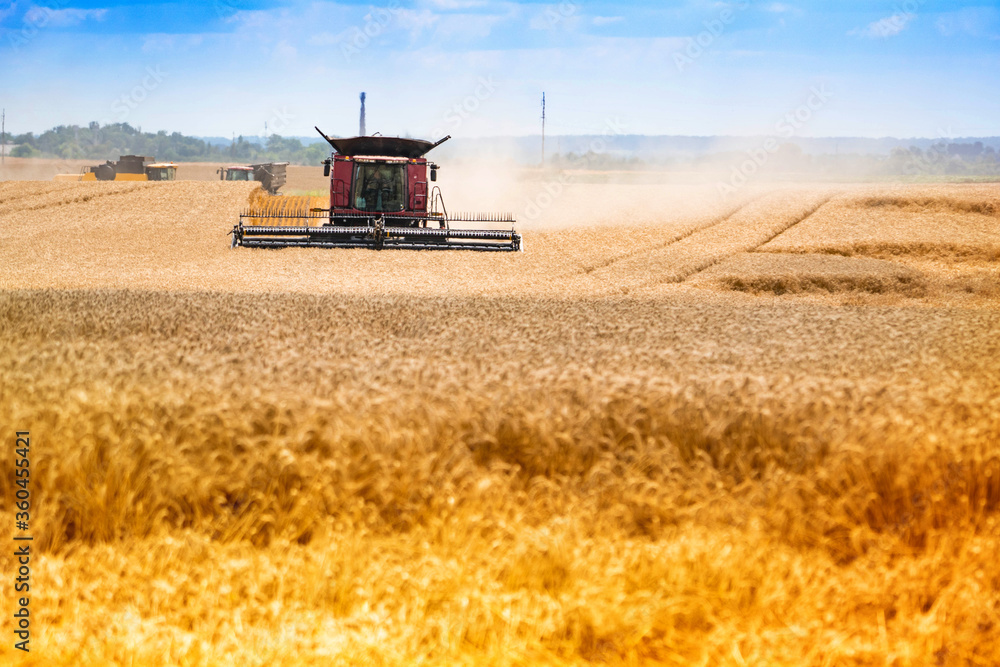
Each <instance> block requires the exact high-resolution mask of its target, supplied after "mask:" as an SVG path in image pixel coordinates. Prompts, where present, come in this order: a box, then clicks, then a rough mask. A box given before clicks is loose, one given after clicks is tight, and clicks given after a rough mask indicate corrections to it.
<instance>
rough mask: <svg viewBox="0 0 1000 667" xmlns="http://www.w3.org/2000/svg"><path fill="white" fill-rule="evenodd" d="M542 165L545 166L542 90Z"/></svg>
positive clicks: (543, 99) (543, 96) (543, 100)
mask: <svg viewBox="0 0 1000 667" xmlns="http://www.w3.org/2000/svg"><path fill="white" fill-rule="evenodd" d="M542 166H543V167H544V166H545V93H544V92H542Z"/></svg>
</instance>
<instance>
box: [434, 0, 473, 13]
mask: <svg viewBox="0 0 1000 667" xmlns="http://www.w3.org/2000/svg"><path fill="white" fill-rule="evenodd" d="M427 4H429V5H430V6H431V7H433V8H434V9H443V10H445V11H452V10H456V9H472V8H475V7H485V6H486V0H430V1H429V2H428V3H427Z"/></svg>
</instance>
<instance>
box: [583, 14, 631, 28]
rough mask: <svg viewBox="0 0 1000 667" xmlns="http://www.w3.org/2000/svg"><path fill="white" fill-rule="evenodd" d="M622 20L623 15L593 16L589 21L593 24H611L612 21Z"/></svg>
mask: <svg viewBox="0 0 1000 667" xmlns="http://www.w3.org/2000/svg"><path fill="white" fill-rule="evenodd" d="M624 20H625V17H624V16H595V17H594V18H592V19H591V20H590V22H591V23H593V24H594V25H597V26H601V25H611V24H612V23H621V22H622V21H624Z"/></svg>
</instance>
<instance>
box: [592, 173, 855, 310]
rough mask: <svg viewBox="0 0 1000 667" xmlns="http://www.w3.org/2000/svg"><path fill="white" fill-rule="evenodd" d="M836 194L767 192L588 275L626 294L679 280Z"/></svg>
mask: <svg viewBox="0 0 1000 667" xmlns="http://www.w3.org/2000/svg"><path fill="white" fill-rule="evenodd" d="M836 194H837V193H836V192H831V191H830V190H827V189H824V190H808V191H801V190H800V191H794V190H786V191H778V192H773V193H769V194H767V195H764V196H762V197H758V198H757V199H754V200H753V201H751V202H748V203H747V204H745V205H743V206H741V207H739V209H738V210H737V211H736V212H735V213H734V214H732V215H730V216H728V217H726V218H725V219H723V220H722V221H720V222H718V223H716V224H713V225H710V226H705V227H702V228H701V229H699V230H696V231H695V232H693V233H691V234H688V235H686V236H684V237H683V238H681V239H679V240H677V241H675V242H672V243H670V244H667V245H665V246H662V247H660V248H654V249H652V250H649V251H646V252H642V253H639V254H635V255H633V256H631V257H628V258H626V259H623V260H620V261H618V262H615V263H613V264H609V265H608V266H606V267H603V268H602V269H600V270H596V271H594V272H593V273H592V274H591V277H592V278H599V279H601V280H602V281H603V282H604V283H606V285H607V289H609V290H611V291H613V292H625V293H629V292H632V291H633V290H639V291H642V290H644V289H646V288H650V287H655V286H656V285H660V284H663V283H680V282H683V281H684V280H685V279H687V278H688V276H691V275H693V274H695V273H697V272H699V271H702V270H704V269H706V268H708V267H709V266H712V265H713V264H715V263H717V262H719V261H721V260H723V259H725V258H726V257H730V256H732V255H735V254H737V253H740V252H747V251H749V250H753V249H755V248H757V247H759V246H761V245H763V244H764V243H766V242H767V241H769V240H771V239H773V238H774V237H776V236H777V235H779V234H781V233H782V232H784V231H786V230H787V229H789V228H791V227H792V226H794V225H796V224H798V223H799V222H801V221H803V220H805V219H806V218H808V217H809V216H810V215H812V214H813V213H814V212H816V211H817V210H818V209H819V208H820V207H821V206H823V205H824V204H825V203H826V202H828V201H829V200H830V199H832V198H833V197H834V196H835V195H836Z"/></svg>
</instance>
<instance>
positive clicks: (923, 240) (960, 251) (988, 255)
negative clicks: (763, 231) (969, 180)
mask: <svg viewBox="0 0 1000 667" xmlns="http://www.w3.org/2000/svg"><path fill="white" fill-rule="evenodd" d="M761 250H763V251H771V252H828V253H837V254H844V255H852V254H863V255H873V256H892V255H913V254H920V255H932V256H933V255H940V256H945V257H947V256H956V257H958V258H964V259H979V258H981V259H986V260H988V261H996V260H997V259H998V258H1000V186H997V185H995V184H990V185H948V186H943V185H941V186H926V185H923V186H897V187H895V188H879V189H868V190H862V191H860V192H853V193H850V194H843V195H840V196H839V197H837V198H835V199H834V200H833V201H831V202H830V203H829V204H828V205H827V206H825V207H824V208H823V210H822V211H820V212H818V213H817V214H816V215H814V216H812V217H811V218H810V219H809V220H807V221H805V222H803V223H802V224H800V225H797V226H796V227H795V228H794V229H790V230H789V231H788V232H786V233H784V234H782V235H781V236H780V237H778V238H776V239H774V240H773V241H771V242H770V243H768V244H767V245H765V246H763V247H762V248H761Z"/></svg>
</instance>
